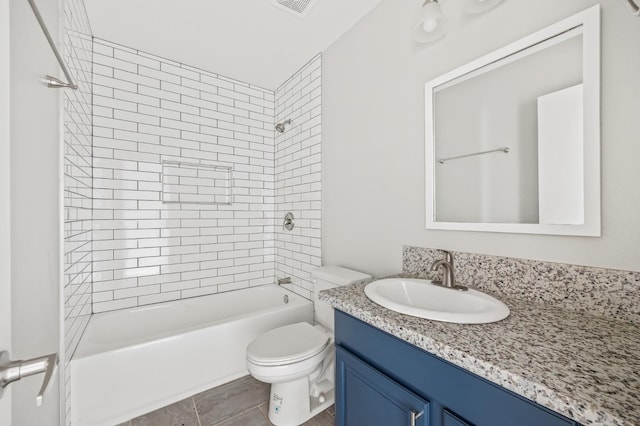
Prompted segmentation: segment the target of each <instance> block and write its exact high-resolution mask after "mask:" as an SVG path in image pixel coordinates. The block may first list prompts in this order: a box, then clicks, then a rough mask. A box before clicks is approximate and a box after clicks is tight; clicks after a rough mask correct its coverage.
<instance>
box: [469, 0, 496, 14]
mask: <svg viewBox="0 0 640 426" xmlns="http://www.w3.org/2000/svg"><path fill="white" fill-rule="evenodd" d="M501 1H502V0H462V3H463V5H462V8H463V9H464V11H465V12H467V13H471V14H474V15H475V14H478V13H483V12H486V11H487V10H489V9H491V8H492V7H494V6H497V5H498V3H500V2H501Z"/></svg>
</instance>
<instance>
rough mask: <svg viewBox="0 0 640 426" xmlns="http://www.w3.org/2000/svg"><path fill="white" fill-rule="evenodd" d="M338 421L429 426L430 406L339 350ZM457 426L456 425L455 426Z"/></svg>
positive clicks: (376, 425) (377, 425) (350, 425)
mask: <svg viewBox="0 0 640 426" xmlns="http://www.w3.org/2000/svg"><path fill="white" fill-rule="evenodd" d="M336 375H337V377H339V379H338V382H339V383H340V384H341V385H340V387H338V388H336V401H340V402H338V403H337V404H336V418H337V419H339V420H337V421H336V423H337V424H339V425H345V426H347V425H348V426H362V425H367V426H390V425H411V426H429V403H428V402H427V401H425V400H424V399H422V398H420V397H419V396H418V395H416V394H414V393H413V392H411V391H410V390H408V389H406V388H404V387H403V386H401V385H400V384H398V383H396V382H394V381H393V380H391V379H389V378H388V377H387V376H385V375H383V374H381V373H380V372H378V371H377V370H375V369H374V368H372V367H371V366H369V365H367V364H366V363H365V362H363V361H361V360H360V359H358V358H357V357H355V356H353V355H351V354H350V353H349V352H347V351H345V350H344V349H342V348H340V347H339V346H338V347H336ZM452 426H453V425H452Z"/></svg>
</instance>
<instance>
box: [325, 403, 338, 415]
mask: <svg viewBox="0 0 640 426" xmlns="http://www.w3.org/2000/svg"><path fill="white" fill-rule="evenodd" d="M327 413H329V414H331V416H332V417H335V416H336V406H335V404H334V405H332V406H331V407H329V408H327Z"/></svg>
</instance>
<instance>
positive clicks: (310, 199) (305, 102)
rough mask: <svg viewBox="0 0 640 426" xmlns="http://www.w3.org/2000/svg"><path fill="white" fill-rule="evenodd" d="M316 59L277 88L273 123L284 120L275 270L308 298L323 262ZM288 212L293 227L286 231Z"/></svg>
mask: <svg viewBox="0 0 640 426" xmlns="http://www.w3.org/2000/svg"><path fill="white" fill-rule="evenodd" d="M321 65H322V64H321V56H320V55H318V56H316V57H315V58H314V59H312V60H311V61H310V62H309V63H307V64H306V65H305V66H304V67H303V68H302V69H301V70H300V71H298V72H297V73H296V74H295V75H294V76H293V77H291V78H290V79H289V80H288V81H287V82H286V83H284V84H283V85H282V86H280V88H279V89H278V90H276V98H275V99H276V105H275V108H276V111H275V114H276V116H275V118H276V120H275V122H276V123H282V122H284V121H285V120H287V119H290V120H291V124H290V125H288V126H286V130H285V132H284V133H276V140H275V144H276V151H275V160H276V161H275V165H276V169H275V188H276V221H277V222H276V225H277V226H276V269H277V272H276V273H277V275H278V277H288V276H290V277H292V280H293V282H294V284H295V285H297V286H299V287H302V288H303V289H304V290H305V291H303V290H302V288H299V289H297V290H296V292H297V293H299V294H301V295H302V296H305V297H307V298H311V296H312V293H313V285H312V283H311V277H310V276H309V271H310V270H311V269H313V268H317V267H319V266H321V265H320V261H321V244H320V243H321V237H320V230H321V229H320V221H321V202H322V198H321V184H322V176H321V156H322V144H321V142H322V129H321V126H322V82H321ZM287 212H292V213H293V214H294V216H295V227H294V228H293V230H292V231H286V230H285V229H284V228H283V226H282V223H283V221H284V216H285V214H287Z"/></svg>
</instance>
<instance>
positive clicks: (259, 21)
mask: <svg viewBox="0 0 640 426" xmlns="http://www.w3.org/2000/svg"><path fill="white" fill-rule="evenodd" d="M379 2H380V0H318V2H317V3H316V4H315V6H313V8H312V9H310V12H309V13H308V15H307V16H306V17H304V18H301V17H299V16H295V15H293V14H291V13H289V12H287V11H284V10H282V9H280V8H277V7H276V6H274V5H273V4H272V3H271V0H182V1H181V0H153V1H149V0H85V4H86V8H87V13H88V15H89V21H90V22H91V28H92V30H93V35H94V36H95V37H98V38H102V39H105V40H108V41H112V42H115V43H119V44H122V45H125V46H128V47H132V48H135V49H138V50H142V51H144V52H147V53H152V54H155V55H158V56H162V57H165V58H167V59H172V60H174V61H178V62H181V63H184V64H187V65H191V66H194V67H198V68H202V69H205V70H207V71H211V72H214V73H217V74H220V75H224V76H226V77H231V78H235V79H238V80H241V81H244V82H247V83H251V84H254V85H256V86H260V87H263V88H267V89H271V90H275V89H276V88H277V87H278V86H280V85H281V84H282V83H284V82H285V80H286V79H287V78H289V77H290V76H291V75H293V74H294V73H295V72H296V71H297V70H298V69H299V68H300V67H301V66H302V65H304V64H305V63H306V62H307V61H308V60H310V59H311V58H312V57H313V56H315V55H316V54H317V53H318V52H321V51H323V50H325V49H326V48H327V47H329V46H330V45H331V44H332V43H333V42H334V41H335V40H337V39H338V38H339V37H340V36H341V35H342V34H344V33H345V32H346V31H347V30H349V29H350V28H351V27H352V26H353V25H354V24H355V23H356V22H358V21H359V20H360V19H361V18H362V17H363V16H364V15H365V14H366V13H367V12H369V11H370V10H371V9H373V8H374V7H375V6H376V5H377V4H378V3H379Z"/></svg>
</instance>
